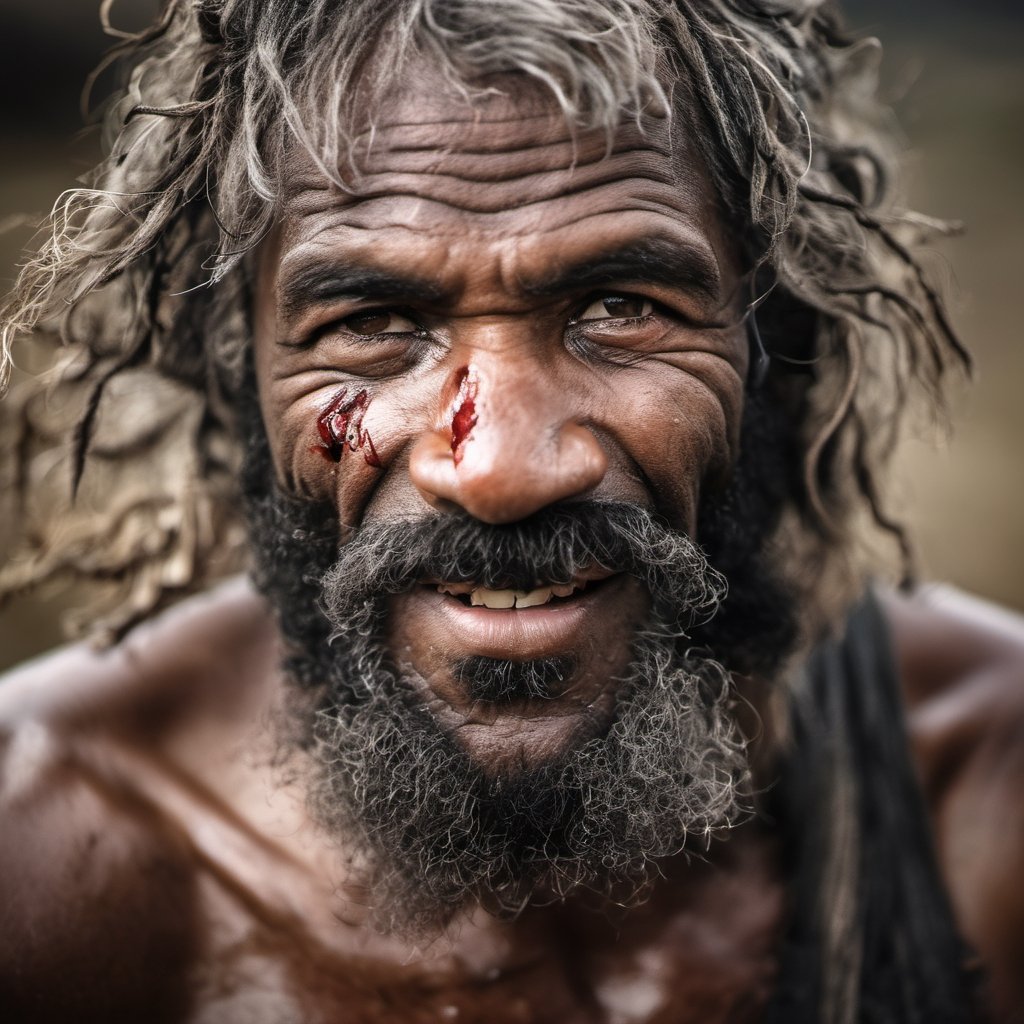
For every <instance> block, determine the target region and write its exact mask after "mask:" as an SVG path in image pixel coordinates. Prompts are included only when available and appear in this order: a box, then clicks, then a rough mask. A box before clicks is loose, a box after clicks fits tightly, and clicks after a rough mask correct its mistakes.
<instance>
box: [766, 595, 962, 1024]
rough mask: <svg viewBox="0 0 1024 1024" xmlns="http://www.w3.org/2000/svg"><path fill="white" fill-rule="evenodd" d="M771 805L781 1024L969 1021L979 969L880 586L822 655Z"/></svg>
mask: <svg viewBox="0 0 1024 1024" xmlns="http://www.w3.org/2000/svg"><path fill="white" fill-rule="evenodd" d="M793 730H794V735H793V741H794V742H793V747H792V751H791V754H790V756H789V758H788V760H787V763H786V764H785V767H784V770H783V774H782V777H781V779H780V782H779V785H778V787H777V789H776V791H775V793H774V804H773V806H772V807H771V813H772V814H773V815H774V816H775V818H776V819H777V821H778V824H779V826H780V827H781V829H782V832H783V834H784V836H785V837H786V840H785V842H786V858H787V859H786V866H787V874H788V876H789V895H790V924H789V929H788V933H787V941H786V944H785V947H784V950H783V957H782V962H781V965H780V974H779V984H778V987H777V991H776V996H775V998H774V1000H773V1002H772V1004H771V1006H770V1007H769V1010H768V1012H767V1015H766V1017H765V1020H766V1021H767V1022H769V1024H917V1022H920V1024H954V1022H955V1024H963V1022H968V1021H972V1020H975V1019H976V1017H975V1016H974V1014H973V1012H972V1003H973V999H972V995H973V988H974V979H973V977H972V976H971V974H970V973H969V972H968V971H967V969H966V968H965V963H966V961H967V950H966V949H965V946H964V944H963V942H962V941H961V939H960V937H959V935H958V933H957V929H956V926H955V924H954V921H953V914H952V910H951V907H950V904H949V899H948V896H947V894H946V891H945V887H944V885H943V883H942V880H941V878H940V875H939V869H938V865H937V861H936V857H935V851H934V846H933V841H932V835H931V828H930V824H929V821H928V816H927V811H926V808H925V805H924V800H923V797H922V795H921V792H920V790H919V787H918V784H917V780H916V777H915V774H914V769H913V765H912V763H911V759H910V751H909V744H908V740H907V734H906V726H905V721H904V713H903V706H902V700H901V693H900V684H899V679H898V678H897V673H896V667H895V661H894V657H893V653H892V649H891V644H890V638H889V633H888V624H887V622H886V621H885V618H884V616H883V613H882V610H881V608H880V607H879V605H878V602H877V600H876V599H875V598H874V596H873V595H872V594H870V593H869V594H868V595H867V596H866V597H865V598H864V600H863V601H862V602H861V603H860V604H859V605H858V606H857V607H856V608H855V609H854V610H853V612H852V614H851V615H850V618H849V620H848V623H847V627H846V632H845V635H843V636H842V638H840V639H838V640H831V641H828V642H826V643H824V644H822V645H821V646H820V647H819V648H818V649H817V650H816V651H815V652H814V654H813V655H812V656H811V658H810V660H809V662H808V664H807V667H806V676H805V678H804V680H803V681H802V685H800V686H799V687H798V693H797V695H796V698H795V704H794V713H793Z"/></svg>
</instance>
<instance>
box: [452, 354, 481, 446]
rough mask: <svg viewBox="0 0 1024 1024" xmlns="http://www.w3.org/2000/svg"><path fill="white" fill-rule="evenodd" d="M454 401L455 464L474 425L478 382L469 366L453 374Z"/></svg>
mask: <svg viewBox="0 0 1024 1024" xmlns="http://www.w3.org/2000/svg"><path fill="white" fill-rule="evenodd" d="M455 385H456V393H455V402H454V403H453V405H454V412H453V414H452V458H453V459H454V461H455V465H456V466H457V465H458V464H459V463H460V462H461V461H462V456H463V448H464V445H465V444H466V442H467V441H468V440H469V435H470V433H471V432H472V430H473V428H474V427H475V426H476V419H477V417H476V400H477V395H478V393H479V390H480V382H479V380H478V378H477V374H476V371H475V370H474V369H473V367H471V366H463V367H460V369H459V370H458V372H457V373H456V375H455Z"/></svg>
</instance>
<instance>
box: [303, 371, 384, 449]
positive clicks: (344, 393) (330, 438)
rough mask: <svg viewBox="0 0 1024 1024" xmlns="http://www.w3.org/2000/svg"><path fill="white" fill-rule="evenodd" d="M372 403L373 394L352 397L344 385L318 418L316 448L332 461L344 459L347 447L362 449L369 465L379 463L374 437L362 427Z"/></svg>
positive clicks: (359, 393) (360, 393)
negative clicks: (318, 435) (318, 437)
mask: <svg viewBox="0 0 1024 1024" xmlns="http://www.w3.org/2000/svg"><path fill="white" fill-rule="evenodd" d="M369 405H370V396H369V395H368V394H367V393H366V392H365V391H359V392H357V393H356V394H355V395H353V397H352V398H349V397H348V388H342V389H341V390H340V391H339V392H338V393H337V394H336V395H335V396H334V398H332V399H331V403H330V405H328V406H327V408H326V409H324V411H323V412H322V413H320V416H319V417H318V418H317V421H316V428H317V432H318V433H319V434H320V443H319V444H318V445H316V447H315V449H314V450H315V451H319V452H320V453H321V454H322V455H323V457H324V458H325V459H328V460H329V461H331V462H341V457H342V455H344V454H345V450H346V449H348V450H349V451H350V452H357V451H359V452H362V453H363V458H364V459H365V460H366V464H367V465H368V466H379V465H380V456H378V455H377V449H376V448H374V446H373V438H372V437H370V434H369V431H367V429H366V428H365V427H364V426H363V416H364V415H365V414H366V410H367V408H368V407H369Z"/></svg>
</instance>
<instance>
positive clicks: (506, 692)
mask: <svg viewBox="0 0 1024 1024" xmlns="http://www.w3.org/2000/svg"><path fill="white" fill-rule="evenodd" d="M260 447H261V450H260V451H251V452H250V458H249V460H248V463H247V477H248V479H247V481H246V487H247V491H248V507H249V514H250V521H251V535H252V549H253V555H254V562H255V565H254V577H255V579H256V582H257V585H258V586H259V587H260V589H261V590H262V591H263V592H264V593H265V594H266V595H267V596H268V598H269V599H270V601H271V603H272V604H273V605H274V606H275V608H276V610H277V612H278V616H279V620H280V625H281V629H282V633H283V636H284V639H285V643H286V649H287V652H288V653H287V656H286V662H285V668H286V671H287V673H288V674H289V676H290V677H291V678H292V680H294V681H295V683H296V684H297V685H298V686H299V687H301V688H302V689H304V690H306V691H307V692H309V693H312V694H313V695H314V696H315V701H314V704H315V706H314V708H313V710H312V711H311V712H310V711H305V712H303V714H304V718H303V722H302V729H301V730H300V737H299V742H301V743H302V744H303V745H305V746H306V747H307V748H308V750H309V751H310V753H311V754H312V755H313V762H314V764H315V770H314V777H313V778H311V779H309V780H308V783H307V785H308V792H309V802H310V808H311V811H312V813H313V815H314V817H315V818H316V820H317V821H318V822H319V823H320V825H321V826H322V827H323V828H324V829H325V830H326V832H327V833H328V834H329V835H330V836H333V837H334V838H335V839H336V840H337V841H338V842H339V844H340V845H341V846H342V847H343V849H344V850H345V851H346V852H347V854H348V855H349V856H350V857H351V861H352V864H353V867H354V868H355V869H356V870H357V871H358V872H359V875H360V879H361V880H364V881H365V882H366V884H367V885H368V887H369V891H370V894H371V895H370V912H371V920H372V922H373V923H374V924H375V925H376V926H377V927H378V928H379V929H380V930H383V931H397V932H399V933H402V934H406V935H410V936H425V935H429V934H431V933H433V932H436V930H437V929H438V928H440V927H442V926H443V925H444V924H445V923H446V922H447V921H449V920H450V919H451V918H452V917H453V916H454V915H455V914H456V913H458V912H459V911H460V910H461V909H464V908H467V907H470V906H473V905H482V906H483V907H485V908H486V909H487V910H489V911H490V912H492V913H495V914H498V915H507V914H512V913H516V912H518V911H519V910H521V909H522V908H524V907H525V906H527V905H528V904H530V903H531V902H533V903H539V902H548V901H552V900H557V899H564V898H565V897H567V896H569V895H579V894H585V893H596V894H598V895H600V896H602V897H611V898H613V899H614V900H615V901H616V902H619V903H623V902H630V901H633V900H635V899H637V898H638V897H639V896H640V894H642V893H643V891H644V890H645V888H646V887H647V886H648V884H649V882H650V881H651V879H652V878H653V877H654V875H655V873H656V872H657V871H658V862H659V861H660V860H662V859H663V858H667V857H671V856H673V855H676V854H678V853H680V852H681V851H686V852H689V853H694V852H699V850H700V849H702V846H703V845H705V844H706V843H707V842H708V841H709V840H710V838H711V837H712V836H714V835H716V834H718V833H720V832H722V831H723V830H725V829H727V828H728V827H730V826H731V825H733V824H735V823H737V822H738V821H739V820H740V819H741V818H742V817H743V816H744V814H745V813H746V810H745V804H746V803H747V802H748V801H747V797H748V795H749V793H748V791H749V786H748V779H749V771H748V765H747V759H746V756H745V749H744V743H743V740H742V737H741V735H740V732H739V730H738V728H737V726H736V723H735V715H734V712H733V707H732V704H733V693H732V685H731V677H730V674H729V671H727V669H726V668H725V667H723V665H722V664H721V663H720V662H719V661H718V660H716V659H715V658H714V657H712V655H711V653H710V651H709V649H708V647H707V640H708V638H713V636H714V631H713V630H711V629H710V628H709V627H710V625H711V623H713V622H714V621H716V618H719V617H720V616H716V614H715V613H716V612H719V613H720V612H721V607H722V603H723V600H724V598H725V594H726V587H725V584H724V580H723V577H722V576H721V575H720V574H719V572H718V571H717V570H716V569H714V568H713V567H712V566H711V564H710V562H709V560H708V558H707V557H706V555H705V554H704V552H703V551H702V550H701V549H700V548H699V547H698V546H697V545H696V544H695V543H694V542H693V541H692V540H691V539H690V538H688V537H687V536H686V535H684V534H682V533H679V532H677V531H674V530H672V529H670V528H669V527H668V526H666V525H665V524H664V523H663V522H662V521H661V520H660V519H659V518H658V517H657V516H656V515H655V514H652V513H651V512H649V511H647V510H645V509H643V508H641V507H638V506H634V505H626V504H620V503H609V502H590V501H587V502H573V503H568V504H564V505H560V506H557V507H553V508H550V509H547V510H545V511H544V512H542V513H540V514H538V515H536V516H533V517H531V518H530V519H528V520H524V521H521V522H518V523H514V524H510V525H502V526H490V525H488V524H484V523H481V522H479V521H476V520H473V519H471V518H470V517H468V516H464V515H460V514H451V515H444V516H441V515H431V516H430V517H429V518H424V519H420V520H413V521H403V522H392V523H367V524H365V525H363V526H362V527H361V528H360V529H359V530H358V531H357V532H355V533H354V535H352V536H351V537H350V538H349V539H347V540H346V542H345V543H344V544H342V545H341V546H340V548H339V543H338V537H339V529H338V522H337V514H336V512H335V510H334V509H333V508H332V507H331V506H329V505H324V504H313V503H310V502H304V501H297V500H295V499H293V498H290V497H288V496H285V495H283V494H281V493H280V492H279V491H278V490H277V489H276V487H275V486H274V485H273V483H272V482H271V476H270V466H269V457H268V456H267V453H266V448H265V441H264V442H263V444H262V445H261V446H260ZM729 500H730V501H731V502H732V506H731V507H735V497H734V496H733V497H731V498H730V499H729ZM709 532H710V533H711V534H712V535H714V531H709ZM727 533H728V535H729V536H739V535H743V531H742V530H741V531H739V533H737V531H736V530H735V529H730V530H729V531H727ZM744 536H746V539H745V541H744V543H749V536H748V535H744ZM726 554H727V555H728V554H729V553H728V552H726ZM732 556H733V558H732V560H733V562H735V561H736V557H735V552H732ZM728 560H729V559H728V558H726V561H728ZM755 563H756V560H755V559H749V560H748V562H747V563H745V568H746V571H747V572H748V574H749V573H755V572H757V573H760V582H761V586H760V588H759V590H758V591H757V593H758V594H759V595H760V600H761V603H762V604H763V605H768V604H771V603H774V604H776V605H778V609H777V610H776V611H775V613H774V614H770V613H767V612H765V613H764V614H762V615H761V616H760V620H759V619H758V617H757V616H755V617H754V621H762V622H765V623H767V622H770V623H771V624H772V626H773V632H772V641H771V643H772V645H773V647H772V649H771V650H769V645H768V643H766V642H765V640H764V639H761V641H760V643H753V644H750V645H748V646H749V647H750V650H752V651H755V652H756V654H755V656H754V657H748V658H747V661H748V662H749V663H769V662H772V661H773V660H775V659H777V658H779V657H781V652H782V651H783V650H784V648H785V645H786V644H787V643H788V641H789V639H790V638H791V635H792V626H791V624H790V625H789V629H787V628H786V626H787V619H786V615H787V612H788V607H789V606H788V604H786V602H785V601H784V600H781V598H782V592H781V591H780V589H779V588H778V586H777V585H776V584H775V583H774V582H773V581H770V579H769V577H768V575H767V574H765V573H764V572H763V570H761V569H760V568H758V567H757V566H756V564H755ZM594 565H600V566H602V567H603V568H605V569H607V570H609V571H611V572H613V573H626V574H629V575H631V576H633V577H635V578H637V579H638V580H640V582H641V583H642V584H643V585H644V587H645V589H646V591H647V593H648V595H649V597H650V611H649V613H648V616H647V619H646V622H645V623H644V625H643V627H642V628H641V629H639V630H638V631H637V634H636V636H635V638H634V641H633V645H632V658H631V661H630V664H629V667H628V669H627V670H626V671H625V672H624V673H622V675H621V677H620V678H618V679H615V680H613V681H612V682H613V686H614V689H615V694H616V700H615V703H614V708H613V709H612V711H611V712H610V713H609V714H608V715H607V716H604V717H600V716H598V715H596V714H594V715H591V716H582V722H581V724H580V726H579V728H578V730H577V734H576V735H575V736H574V737H572V741H571V742H569V743H567V744H566V745H565V749H564V751H563V752H561V753H559V754H557V755H555V756H554V757H552V758H549V759H548V760H545V761H544V762H543V763H538V764H528V765H520V766H518V767H517V768H516V769H515V770H503V771H501V772H498V773H494V772H488V771H487V770H486V769H485V767H484V766H482V765H481V764H480V763H479V762H477V761H475V760H474V759H473V758H471V757H470V756H469V755H468V754H467V753H466V751H465V750H463V749H462V747H460V745H459V743H458V740H457V739H456V738H455V737H454V736H453V735H451V734H450V733H449V732H448V731H446V730H445V729H444V728H442V727H441V725H440V724H439V722H438V721H437V719H436V718H435V717H434V715H433V713H432V712H431V711H430V710H429V709H428V707H427V706H426V705H425V704H424V702H423V700H422V698H421V697H419V696H418V695H417V693H416V690H415V688H414V686H413V684H412V681H411V680H410V678H409V676H408V674H407V673H408V671H409V670H408V669H405V670H403V668H402V667H400V666H399V665H397V664H396V663H395V662H394V659H393V658H392V656H391V654H390V651H389V649H388V646H387V644H386V642H385V633H386V625H387V617H388V606H389V597H390V596H391V595H393V594H399V593H402V592H404V591H406V590H409V589H410V588H412V587H414V586H417V585H420V584H421V583H422V581H423V580H429V579H434V580H447V581H453V582H458V581H466V582H470V581H472V582H474V583H476V584H479V585H482V586H485V587H488V588H491V589H503V588H510V589H520V590H528V589H530V588H532V587H533V586H535V585H536V583H537V581H538V580H543V581H545V582H550V583H568V582H569V581H570V580H572V578H573V576H574V574H576V573H577V572H578V571H579V570H582V569H585V568H588V567H591V566H594ZM755 596H756V595H755ZM755 605H757V601H756V600H755V599H754V597H752V596H751V594H749V593H748V594H746V595H745V597H744V599H743V602H742V605H741V607H742V608H743V609H744V610H748V609H750V608H751V607H752V606H755ZM762 610H763V609H762ZM726 620H727V621H726V622H725V632H726V635H730V634H735V633H736V626H735V623H734V622H730V621H728V616H726ZM755 639H757V638H755ZM738 646H739V647H742V645H738ZM742 653H743V652H742V651H741V650H740V651H737V654H738V655H740V656H742ZM730 667H733V666H730ZM573 671H574V665H573V662H572V660H571V659H570V658H549V659H541V660H538V661H519V660H515V659H509V660H507V661H506V660H500V659H483V658H478V659H468V660H467V661H466V662H463V663H460V664H458V665H455V666H453V672H455V674H456V675H457V676H459V677H460V678H462V679H464V680H466V681H467V684H468V690H469V692H470V693H472V694H473V695H474V696H475V697H476V698H477V699H478V700H480V701H482V702H492V703H494V704H503V703H512V702H516V701H524V700H530V699H533V700H540V699H544V698H546V697H551V696H557V695H558V693H559V692H560V691H561V689H562V688H563V687H564V685H565V682H566V680H567V679H569V678H570V677H571V676H572V673H573ZM304 706H305V707H308V703H307V704H305V705H304Z"/></svg>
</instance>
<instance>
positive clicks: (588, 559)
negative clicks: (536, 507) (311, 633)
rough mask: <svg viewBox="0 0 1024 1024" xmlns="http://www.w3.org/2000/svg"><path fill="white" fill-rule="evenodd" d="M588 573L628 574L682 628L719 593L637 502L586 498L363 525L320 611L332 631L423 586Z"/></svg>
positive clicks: (697, 553)
mask: <svg viewBox="0 0 1024 1024" xmlns="http://www.w3.org/2000/svg"><path fill="white" fill-rule="evenodd" d="M594 568H599V569H602V570H605V571H607V572H609V573H626V574H629V575H632V576H634V577H636V578H637V579H639V580H640V581H641V582H642V583H644V585H645V586H646V587H647V589H648V591H649V593H650V597H651V600H652V605H653V607H654V609H655V610H659V609H661V610H663V611H665V612H668V613H670V617H671V618H672V619H673V620H676V621H678V620H679V618H681V617H682V618H685V619H687V620H688V622H689V623H690V624H692V623H693V622H703V621H707V619H709V618H710V617H711V615H712V614H713V613H714V611H715V609H717V607H718V605H719V604H720V602H721V601H722V599H723V598H724V596H725V592H726V585H725V580H724V578H723V577H722V576H721V575H720V574H719V573H718V572H717V570H715V569H714V568H712V566H711V565H710V563H709V562H708V560H707V558H706V557H705V555H704V553H703V551H702V550H701V549H700V547H699V546H698V545H697V544H696V543H695V542H694V541H693V540H692V539H691V538H690V537H688V536H687V535H686V534H684V533H681V532H679V531H676V530H673V529H672V528H671V527H669V526H668V525H667V524H666V523H665V522H664V521H663V520H661V519H659V518H658V517H656V516H655V514H653V513H652V512H650V511H649V510H647V509H646V508H643V507H642V506H639V505H635V504H632V503H626V502H612V501H593V500H591V501H578V502H571V503H563V504H560V505H554V506H550V507H548V508H546V509H544V510H542V511H541V512H538V513H537V514H535V515H533V516H531V517H529V518H528V519H523V520H520V521H517V522H514V523H507V524H497V525H495V524H490V523H484V522H481V521H480V520H478V519H474V518H472V517H471V516H469V515H467V514H465V513H461V512H459V513H450V514H444V515H432V516H430V517H424V518H419V519H405V520H399V521H393V522H378V523H367V524H364V525H363V526H362V527H360V529H359V530H358V531H357V532H356V534H355V535H354V536H353V537H352V538H351V539H350V540H349V541H348V542H347V543H346V544H344V545H343V546H342V548H341V549H340V551H339V555H338V559H337V561H336V562H335V563H334V565H333V566H331V568H330V569H328V570H327V572H326V573H325V574H324V576H323V577H322V580H321V608H322V610H323V612H324V614H325V615H326V616H327V618H328V620H329V621H330V622H332V623H333V624H334V625H335V626H336V628H337V627H341V626H342V624H346V625H347V624H349V621H350V619H351V616H352V615H353V614H357V613H359V612H360V611H361V610H365V609H366V608H367V607H368V606H369V605H370V604H373V603H379V598H380V597H382V596H383V595H390V594H399V593H403V592H406V591H408V590H410V589H412V588H413V587H415V586H417V585H420V584H422V583H427V582H453V583H473V584H476V585H478V586H482V587H487V588H489V589H495V590H499V589H511V590H530V589H532V588H534V587H536V586H540V585H543V584H556V585H557V584H563V585H564V584H568V583H570V582H572V581H573V579H574V578H575V577H577V576H578V574H579V573H581V572H583V571H586V570H592V569H594ZM374 599H378V600H377V601H376V602H375V600H374Z"/></svg>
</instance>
